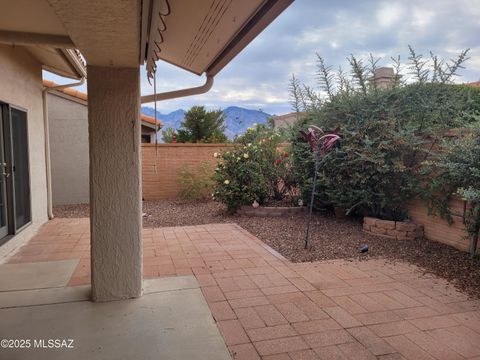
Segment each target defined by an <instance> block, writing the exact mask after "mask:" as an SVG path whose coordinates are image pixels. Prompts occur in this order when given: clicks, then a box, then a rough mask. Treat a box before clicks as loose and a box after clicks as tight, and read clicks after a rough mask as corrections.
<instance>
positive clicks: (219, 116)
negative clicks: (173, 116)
mask: <svg viewBox="0 0 480 360" xmlns="http://www.w3.org/2000/svg"><path fill="white" fill-rule="evenodd" d="M181 126H182V127H181V129H180V130H178V142H203V143H221V142H226V141H227V136H226V135H225V133H224V132H225V129H226V126H225V114H224V113H223V111H222V110H214V111H207V110H206V109H205V107H204V106H193V107H192V108H191V109H190V110H188V111H187V112H186V113H185V120H184V121H183V122H182V124H181Z"/></svg>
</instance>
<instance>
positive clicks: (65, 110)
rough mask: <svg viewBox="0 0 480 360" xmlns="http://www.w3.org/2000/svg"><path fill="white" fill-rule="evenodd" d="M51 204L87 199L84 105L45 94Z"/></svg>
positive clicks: (86, 124) (86, 122)
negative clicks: (48, 131)
mask: <svg viewBox="0 0 480 360" xmlns="http://www.w3.org/2000/svg"><path fill="white" fill-rule="evenodd" d="M47 99H48V100H47V101H48V118H49V128H50V159H51V164H52V200H53V205H65V204H84V203H88V202H89V180H88V107H87V104H86V102H83V103H82V102H79V101H76V100H72V99H70V98H69V97H68V95H63V96H61V95H56V94H55V93H49V94H48V98H47Z"/></svg>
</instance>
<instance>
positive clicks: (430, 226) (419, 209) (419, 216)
mask: <svg viewBox="0 0 480 360" xmlns="http://www.w3.org/2000/svg"><path fill="white" fill-rule="evenodd" d="M450 207H451V209H452V212H453V213H454V215H453V223H452V224H451V225H449V224H448V222H447V221H446V220H443V219H442V218H440V217H439V216H435V215H429V214H428V208H427V206H426V205H425V204H424V203H423V202H422V201H421V200H415V201H413V202H412V203H411V204H410V205H409V207H408V214H409V216H410V218H411V219H412V221H413V222H415V223H418V224H422V225H423V226H424V232H425V238H427V239H429V240H434V241H439V242H441V243H444V244H447V245H450V246H453V247H455V248H457V249H459V250H462V251H470V240H469V239H468V238H467V235H468V234H467V232H466V231H465V225H464V224H463V212H464V202H463V200H461V199H452V200H451V202H450Z"/></svg>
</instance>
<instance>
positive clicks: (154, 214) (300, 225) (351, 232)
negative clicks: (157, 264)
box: [54, 200, 480, 298]
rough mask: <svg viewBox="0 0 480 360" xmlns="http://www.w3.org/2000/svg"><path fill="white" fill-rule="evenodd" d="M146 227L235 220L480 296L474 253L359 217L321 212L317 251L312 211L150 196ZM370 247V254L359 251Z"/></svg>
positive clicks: (298, 256) (81, 213) (70, 209)
mask: <svg viewBox="0 0 480 360" xmlns="http://www.w3.org/2000/svg"><path fill="white" fill-rule="evenodd" d="M143 211H144V217H143V219H144V226H145V227H165V226H186V225H201V224H209V223H222V222H235V223H237V224H239V225H240V226H242V227H243V228H244V229H246V230H248V231H249V232H250V233H252V234H254V235H255V236H257V237H258V238H259V239H261V240H262V241H264V242H265V243H266V244H268V245H269V246H271V247H272V248H274V249H275V250H277V251H278V252H280V253H281V254H282V255H283V256H285V257H286V258H288V259H290V260H291V261H293V262H305V261H316V260H331V259H359V260H368V259H369V258H384V259H386V260H388V261H406V262H409V263H412V264H415V265H418V266H420V267H422V268H423V269H424V270H425V272H426V273H433V274H435V275H437V276H440V277H443V278H445V279H447V280H450V281H452V283H453V284H454V285H455V286H457V287H458V288H460V289H461V290H463V291H466V292H467V293H469V294H470V295H472V296H474V297H476V298H480V264H479V261H478V259H477V260H476V261H475V262H473V263H472V261H471V260H470V257H469V254H468V253H465V252H461V251H458V250H456V249H454V248H452V247H450V246H447V245H444V244H441V243H437V242H434V241H428V240H414V241H395V240H390V239H384V238H380V237H376V236H371V235H367V234H365V233H363V231H362V227H361V224H360V222H359V221H356V220H352V219H344V220H339V219H335V218H334V217H333V216H327V215H315V216H314V218H313V222H312V227H311V234H312V243H313V247H312V249H311V251H309V250H305V249H303V241H304V238H305V226H306V216H305V215H304V214H295V215H291V216H289V217H282V218H277V217H248V216H238V215H228V214H227V213H226V211H225V208H224V207H223V205H221V204H218V203H215V202H212V201H207V202H190V201H180V200H159V201H144V203H143ZM54 214H55V216H56V217H67V218H72V217H88V216H89V208H88V205H73V206H72V205H69V206H60V207H55V208H54ZM366 244H367V245H368V246H369V251H368V253H367V254H361V253H360V252H359V249H360V247H362V246H363V245H366Z"/></svg>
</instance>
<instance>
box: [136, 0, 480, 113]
mask: <svg viewBox="0 0 480 360" xmlns="http://www.w3.org/2000/svg"><path fill="white" fill-rule="evenodd" d="M479 18H480V5H479V2H478V0H457V1H451V0H422V1H418V0H390V1H380V0H378V1H375V0H362V1H354V0H337V1H327V0H297V1H295V2H294V3H293V4H292V5H291V6H290V7H289V8H288V9H287V10H286V11H285V12H284V13H283V14H281V15H280V16H279V17H278V18H277V19H276V20H275V21H274V22H273V23H272V24H271V25H270V26H269V27H268V28H267V29H266V30H264V31H263V32H262V34H260V35H259V36H258V37H257V38H256V39H255V40H254V41H253V42H252V43H251V44H250V45H249V46H247V48H246V49H244V50H243V51H242V52H241V53H240V54H239V55H238V56H237V57H236V58H235V59H234V60H233V61H232V62H231V63H230V64H229V65H228V66H227V67H226V68H225V69H224V70H222V72H221V73H220V74H219V75H218V76H217V77H216V79H215V84H214V86H213V89H212V90H211V91H210V92H209V93H207V94H203V95H198V96H193V97H189V98H183V99H175V100H169V101H164V102H159V103H158V104H157V105H158V108H159V109H160V110H161V111H162V112H168V111H173V110H175V109H178V108H184V109H187V108H189V107H191V106H192V105H195V104H205V105H207V106H208V107H211V108H218V107H226V106H230V105H237V106H244V107H249V108H252V109H259V108H261V109H262V110H264V111H265V112H267V113H271V114H281V113H285V112H288V111H290V105H289V102H288V91H287V88H288V81H289V78H290V76H291V74H292V73H295V75H296V76H297V77H298V78H299V79H301V80H302V81H304V82H306V83H307V84H308V85H311V86H316V83H315V70H316V63H315V53H316V52H318V53H320V54H321V55H322V56H323V57H324V59H325V61H326V62H327V63H328V64H331V65H333V66H334V68H337V67H338V66H339V65H342V67H343V68H344V69H347V68H348V65H347V62H346V57H347V56H348V55H349V54H351V53H353V54H355V55H358V56H360V57H364V56H367V55H368V54H369V53H372V54H373V55H374V56H381V57H382V58H383V59H382V61H381V65H386V66H388V65H389V64H390V63H391V61H390V57H391V56H397V55H399V54H400V55H401V58H402V60H403V62H405V60H406V59H407V57H408V48H407V45H408V44H410V45H412V46H413V47H414V48H415V49H416V51H417V52H419V53H423V54H424V55H428V53H429V51H430V50H432V51H433V52H434V53H436V54H438V55H439V56H441V57H445V58H447V59H448V58H451V57H455V55H456V54H458V53H459V51H460V50H462V49H465V48H471V51H470V57H471V59H470V61H469V62H467V64H466V67H467V69H466V70H464V71H462V72H461V75H462V77H461V78H459V79H458V80H457V81H458V82H467V81H476V80H479V79H480V60H479V59H480V40H479V37H478V34H479V33H480V22H479V20H478V19H479ZM141 80H142V82H141V87H142V94H150V93H153V88H152V86H150V85H149V84H148V82H147V81H146V76H145V71H144V70H143V69H142V72H141ZM203 81H204V80H203V79H202V78H199V77H197V76H196V75H193V74H189V73H187V72H185V71H183V70H180V69H178V68H175V67H174V66H172V65H169V64H166V63H161V62H159V63H158V71H157V91H158V92H161V91H169V90H175V89H180V88H185V87H191V86H198V85H200V84H202V83H203Z"/></svg>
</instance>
